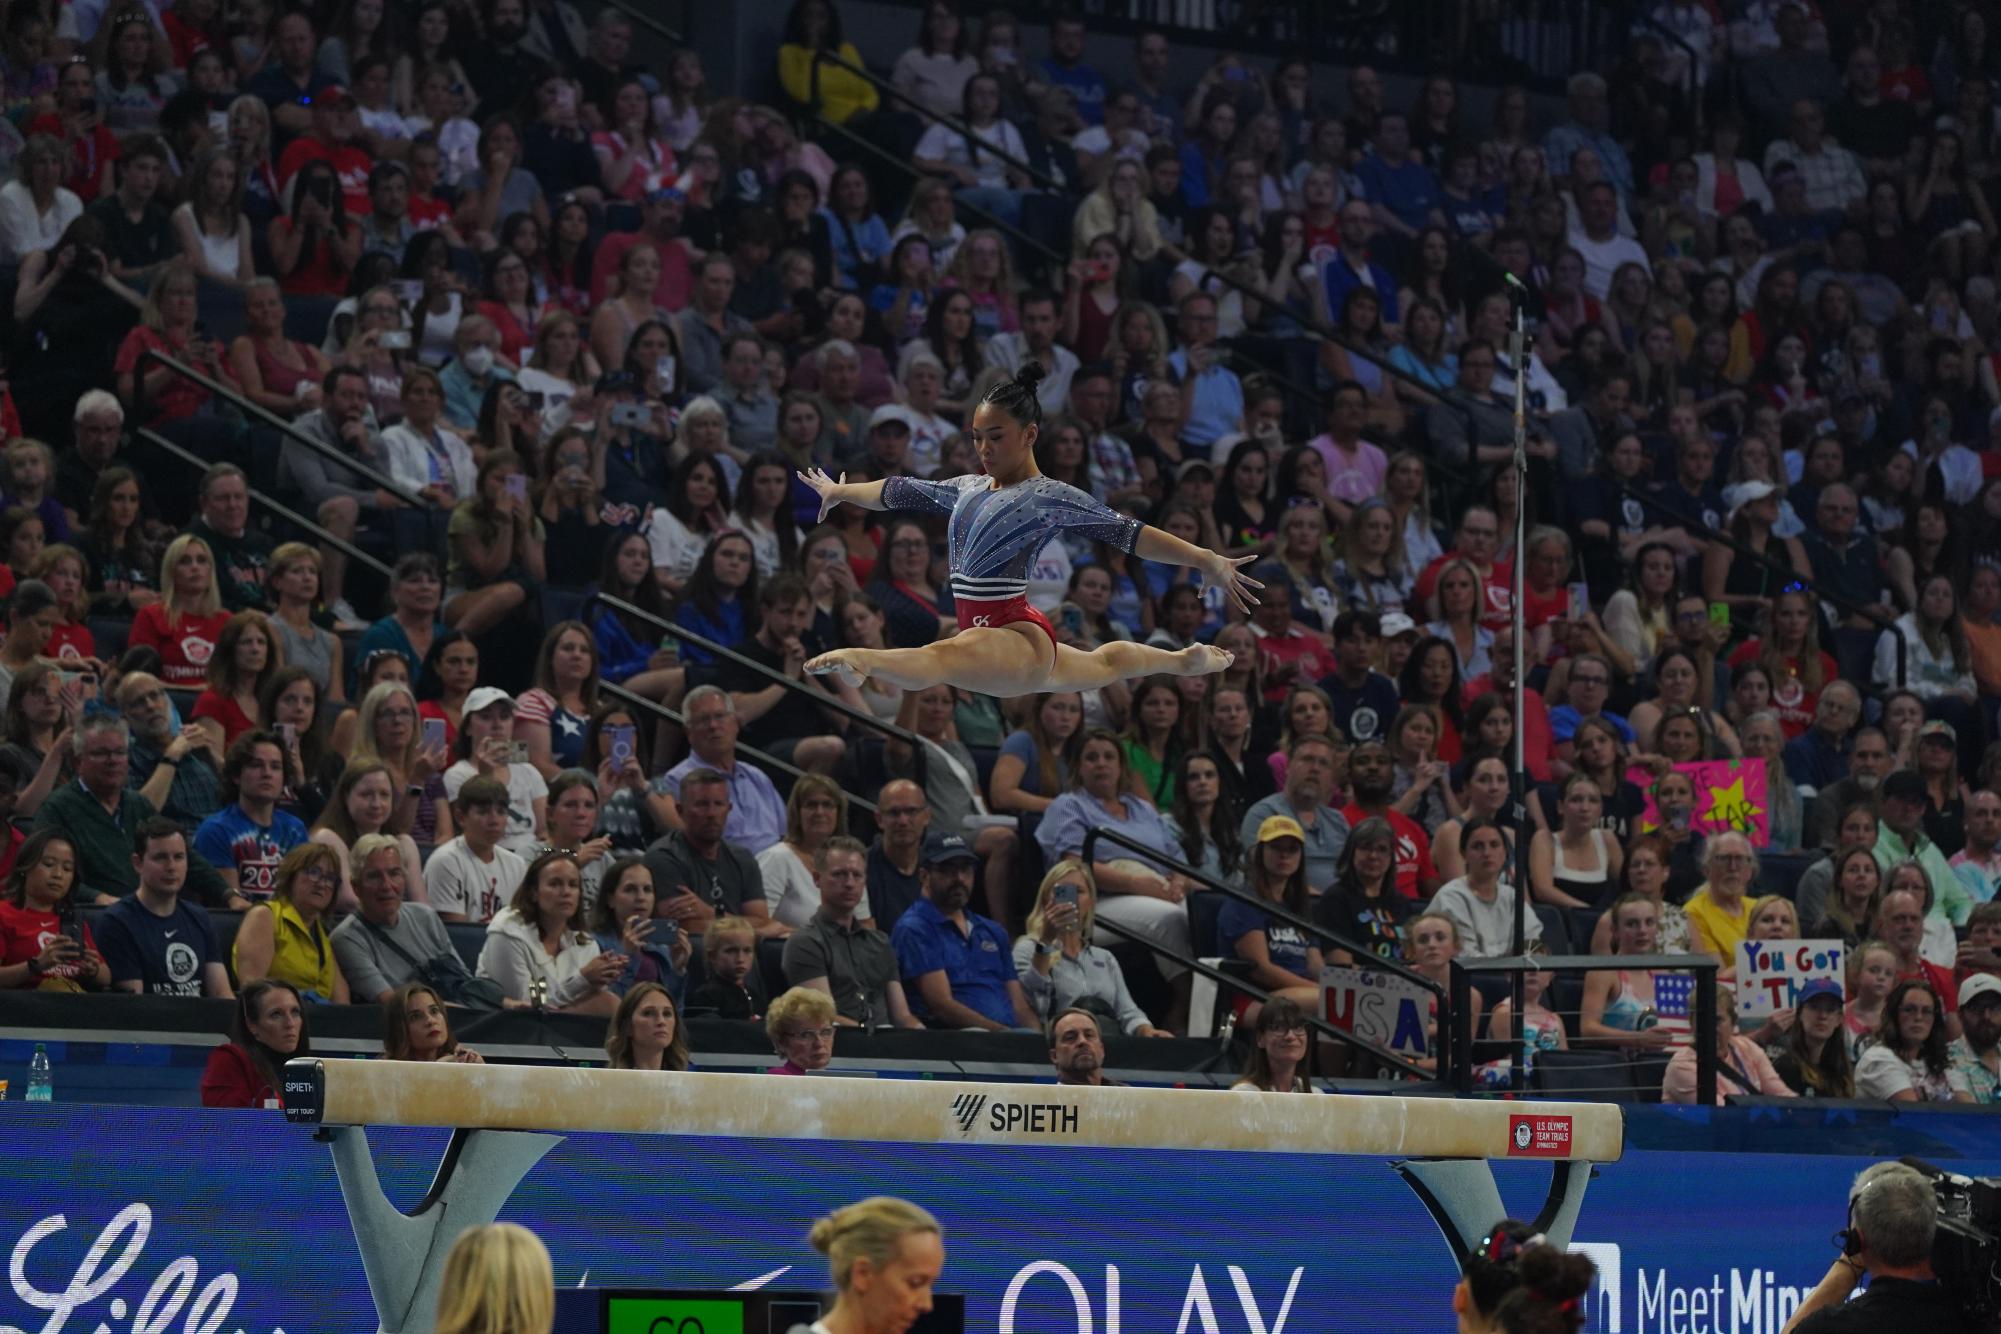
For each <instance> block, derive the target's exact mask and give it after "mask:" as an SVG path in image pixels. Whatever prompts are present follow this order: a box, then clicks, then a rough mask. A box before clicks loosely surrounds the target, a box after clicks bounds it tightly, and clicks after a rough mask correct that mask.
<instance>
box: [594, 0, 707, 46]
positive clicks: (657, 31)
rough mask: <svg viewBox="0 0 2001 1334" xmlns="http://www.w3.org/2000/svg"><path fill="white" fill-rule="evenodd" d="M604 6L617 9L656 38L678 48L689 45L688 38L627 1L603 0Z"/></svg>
mask: <svg viewBox="0 0 2001 1334" xmlns="http://www.w3.org/2000/svg"><path fill="white" fill-rule="evenodd" d="M603 4H604V7H606V8H609V9H616V10H617V11H618V12H619V13H621V14H623V15H625V16H626V17H627V18H629V19H631V20H632V21H633V22H634V23H637V24H638V25H639V26H640V27H642V28H645V29H646V30H647V31H649V32H651V33H653V34H654V35H655V36H658V37H662V38H665V39H666V40H667V41H670V42H672V43H674V45H676V46H686V45H687V44H688V39H687V38H685V37H683V36H682V35H681V34H680V33H678V32H676V31H674V29H672V28H670V27H668V26H667V25H666V24H665V23H663V22H661V21H660V20H659V19H658V18H656V17H654V16H653V15H652V14H649V13H647V12H646V11H645V10H643V9H641V8H640V7H639V6H637V5H634V4H629V3H627V0H603Z"/></svg>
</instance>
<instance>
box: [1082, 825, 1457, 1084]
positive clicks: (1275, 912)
mask: <svg viewBox="0 0 2001 1334" xmlns="http://www.w3.org/2000/svg"><path fill="white" fill-rule="evenodd" d="M1100 840H1103V841H1104V842H1107V843H1113V844H1116V845H1118V846H1119V847H1122V848H1124V849H1126V850H1127V851H1129V852H1135V853H1138V854H1140V855H1141V856H1142V857H1144V858H1145V859H1146V860H1147V861H1149V862H1152V863H1154V864H1156V865H1159V866H1163V867H1165V868H1167V869H1168V870H1170V871H1172V872H1174V873H1176V874H1178V875H1183V876H1186V877H1187V878H1188V879H1190V880H1193V881H1196V882H1197V883H1198V884H1201V885H1202V886H1204V887H1205V888H1208V889H1212V890H1216V891H1217V892H1219V893H1222V894H1224V895H1227V896H1228V897H1230V898H1233V899H1236V900H1238V901H1239V902H1242V903H1247V904H1250V905H1251V906H1252V907H1254V908H1256V909H1258V910H1259V911H1260V912H1263V913H1265V914H1267V915H1268V916H1271V917H1275V918H1277V919H1278V920H1279V921H1282V922H1284V923H1285V924H1286V925H1288V926H1291V927H1293V928H1294V929H1296V930H1300V931H1305V932H1306V933H1308V934H1309V935H1312V936H1318V937H1320V938H1321V939H1323V940H1327V941H1330V942H1332V943H1333V944H1335V945H1337V946H1339V947H1340V948H1342V949H1344V950H1347V951H1348V952H1349V953H1350V954H1353V955H1354V956H1355V958H1356V960H1357V965H1358V966H1361V967H1373V968H1377V969H1380V970H1381V971H1383V972H1387V973H1394V974H1396V975H1397V976H1398V977H1401V978H1403V979H1404V980H1405V981H1407V982H1410V983H1412V984H1413V985H1416V986H1418V987H1421V988H1423V989H1424V990H1426V991H1429V992H1431V993H1432V994H1433V995H1434V996H1435V997H1437V998H1438V999H1439V1000H1441V1001H1442V1000H1444V999H1445V994H1446V993H1445V988H1443V987H1441V986H1439V985H1438V983H1436V982H1434V981H1432V980H1431V979H1430V978H1428V977H1426V976H1425V975H1424V974H1422V973H1420V972H1417V971H1416V970H1414V969H1412V968H1409V967H1407V966H1405V965H1404V964H1401V963H1399V962H1397V961H1396V960H1394V959H1384V958H1381V957H1379V956H1378V955H1377V954H1376V953H1375V952H1374V951H1373V950H1370V949H1369V948H1367V947H1366V946H1363V945H1358V944H1356V943H1355V942H1354V941H1352V940H1349V939H1348V938H1346V937H1345V936H1343V935H1341V934H1340V933H1339V932H1337V931H1332V930H1329V929H1328V928H1327V927H1324V926H1322V925H1320V924H1319V923H1318V922H1312V921H1308V920H1307V919H1306V918H1304V917H1301V916H1299V915H1298V914H1296V913H1294V912H1292V911H1291V910H1290V909H1288V908H1285V907H1282V906H1280V905H1279V904H1276V903H1271V902H1268V901H1267V900H1264V899H1260V898H1258V897H1257V896H1256V895H1254V894H1252V893H1251V892H1250V891H1249V890H1247V889H1240V888H1239V887H1237V886H1236V885H1232V884H1229V883H1228V882H1226V881H1224V880H1220V879H1218V878H1217V877H1215V876H1212V875H1210V874H1209V873H1208V872H1207V871H1204V870H1202V869H1200V868H1199V867H1195V866H1191V865H1189V864H1188V863H1187V862H1185V861H1182V860H1180V859H1179V858H1176V857H1171V856H1168V855H1166V854H1164V853H1162V852H1160V851H1159V850H1158V849H1156V848H1152V847H1149V846H1148V845H1147V844H1145V843H1141V842H1140V841H1139V840H1137V839H1135V838H1133V837H1132V836H1131V835H1130V834H1126V833H1123V832H1121V831H1120V830H1117V829H1113V828H1110V827H1109V826H1106V825H1093V826H1092V827H1091V828H1090V829H1088V830H1086V831H1085V833H1084V846H1083V848H1082V849H1081V850H1080V851H1079V853H1078V859H1079V860H1080V861H1082V862H1083V863H1084V865H1086V866H1091V865H1093V864H1094V863H1093V861H1092V857H1091V852H1092V850H1093V849H1094V848H1095V847H1096V846H1097V844H1098V842H1099V841H1100ZM1096 920H1097V923H1098V925H1100V926H1102V927H1104V928H1105V929H1106V930H1107V931H1110V932H1112V934H1114V935H1116V936H1121V937H1123V938H1125V939H1127V940H1130V941H1133V942H1134V943H1136V944H1139V945H1144V946H1145V947H1146V948H1147V949H1149V950H1151V951H1152V952H1153V953H1155V954H1157V955H1159V956H1161V957H1162V958H1165V959H1169V960H1171V961H1173V962H1174V963H1177V964H1179V965H1181V966H1182V967H1184V968H1189V969H1192V970H1194V971H1196V972H1199V973H1201V974H1202V975H1203V976H1204V977H1208V978H1211V979H1213V980H1215V981H1217V982H1221V983H1223V984H1224V985H1226V986H1229V987H1231V988H1232V989H1234V990H1237V991H1242V992H1246V993H1248V994H1250V995H1253V996H1255V997H1257V999H1258V1001H1259V1003H1261V1004H1262V1003H1264V1002H1267V1001H1269V1000H1270V999H1271V995H1270V993H1268V992H1266V991H1264V990H1263V989H1262V988H1260V987H1257V986H1254V985H1253V984H1252V983H1250V982H1249V981H1247V980H1246V979H1244V978H1241V977H1234V976H1231V975H1230V974H1228V973H1225V972H1222V971H1221V970H1219V969H1215V968H1211V967H1210V966H1209V965H1207V964H1204V963H1202V962H1201V961H1200V960H1198V959H1193V958H1190V957H1188V956H1187V955H1183V954H1180V953H1178V952H1176V951H1174V950H1171V949H1168V948H1166V947H1165V946H1162V945H1159V944H1157V943H1155V942H1154V941H1151V940H1147V939H1145V938H1143V937H1141V936H1139V935H1138V934H1136V933H1135V932H1132V931H1130V930H1126V929H1123V928H1121V927H1120V926H1119V924H1118V923H1116V922H1110V921H1106V920H1104V919H1103V918H1102V917H1100V918H1098V919H1096ZM1307 1022H1308V1023H1310V1024H1312V1025H1313V1027H1314V1028H1315V1029H1316V1030H1318V1031H1319V1032H1321V1033H1324V1034H1326V1035H1327V1036H1329V1037H1332V1038H1334V1039H1335V1040H1337V1041H1339V1042H1342V1043H1344V1044H1346V1045H1349V1046H1352V1047H1356V1048H1359V1049H1360V1050H1362V1051H1365V1052H1367V1053H1368V1054H1369V1055H1371V1056H1373V1057H1375V1058H1376V1059H1377V1060H1379V1061H1382V1062H1384V1063H1385V1064H1388V1065H1393V1066H1395V1067H1396V1068H1397V1069H1399V1070H1402V1071H1403V1072H1404V1073H1405V1074H1408V1075H1412V1076H1414V1077H1416V1078H1418V1079H1434V1078H1436V1076H1435V1075H1434V1074H1433V1073H1432V1072H1431V1071H1429V1070H1425V1069H1422V1068H1420V1067H1418V1066H1416V1065H1413V1064H1411V1063H1410V1062H1409V1061H1408V1060H1407V1059H1406V1058H1404V1057H1402V1056H1399V1055H1398V1054H1397V1053H1395V1052H1393V1051H1391V1050H1389V1049H1388V1048H1387V1047H1381V1046H1378V1045H1377V1044H1375V1043H1374V1042H1371V1041H1369V1040H1368V1039H1367V1038H1363V1037H1358V1036H1356V1035H1355V1034H1353V1033H1349V1032H1345V1031H1343V1030H1341V1029H1339V1028H1336V1027H1334V1026H1333V1025H1332V1024H1329V1023H1327V1022H1326V1021H1325V1020H1324V1019H1322V1018H1320V1017H1319V1016H1318V1015H1310V1016H1308V1019H1307ZM1447 1031H1448V1030H1446V1029H1441V1030H1440V1035H1441V1036H1440V1047H1441V1051H1440V1053H1439V1068H1440V1069H1441V1070H1442V1069H1444V1068H1445V1063H1446V1060H1447V1058H1448V1056H1449V1055H1450V1053H1451V1051H1452V1050H1453V1049H1454V1046H1455V1044H1454V1042H1453V1040H1451V1039H1450V1038H1449V1037H1447V1036H1446V1034H1447ZM1466 1045H1467V1046H1469V1047H1470V1045H1471V1035H1470V1034H1469V1035H1468V1040H1467V1044H1466Z"/></svg>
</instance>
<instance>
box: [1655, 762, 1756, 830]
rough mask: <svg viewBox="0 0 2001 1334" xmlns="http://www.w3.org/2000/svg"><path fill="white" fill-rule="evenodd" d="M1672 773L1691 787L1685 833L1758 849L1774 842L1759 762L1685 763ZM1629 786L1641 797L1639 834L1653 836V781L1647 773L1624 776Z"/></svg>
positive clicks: (1657, 825) (1658, 824) (1657, 816)
mask: <svg viewBox="0 0 2001 1334" xmlns="http://www.w3.org/2000/svg"><path fill="white" fill-rule="evenodd" d="M1674 771H1675V772H1676V773H1679V774H1687V775H1688V780H1689V782H1691V783H1693V784H1695V809H1694V811H1693V812H1691V816H1690V821H1689V827H1690V828H1691V829H1693V830H1694V831H1695V832H1696V833H1698V834H1726V833H1732V832H1735V833H1739V834H1743V835H1744V836H1745V837H1747V838H1749V839H1750V840H1751V846H1752V847H1755V848H1762V847H1765V846H1767V845H1768V844H1770V843H1771V841H1772V813H1771V801H1770V798H1769V792H1770V789H1769V787H1768V786H1767V779H1766V777H1765V762H1764V761H1763V760H1686V761H1683V762H1682V763H1680V764H1677V765H1675V766H1674ZM1626 778H1627V780H1628V781H1629V782H1631V783H1633V784H1635V785H1636V786H1638V787H1639V789H1640V791H1641V792H1642V793H1643V794H1644V795H1645V797H1646V801H1647V805H1646V809H1645V810H1643V811H1641V812H1640V832H1641V833H1652V832H1653V831H1654V830H1656V829H1659V828H1660V827H1661V814H1660V811H1659V809H1658V808H1657V807H1655V805H1654V793H1653V785H1654V775H1653V772H1652V771H1651V770H1649V769H1642V768H1638V767H1635V768H1632V769H1629V770H1627V771H1626Z"/></svg>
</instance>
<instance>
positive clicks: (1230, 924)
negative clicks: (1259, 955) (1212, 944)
mask: <svg viewBox="0 0 2001 1334" xmlns="http://www.w3.org/2000/svg"><path fill="white" fill-rule="evenodd" d="M1257 931H1261V932H1263V933H1264V938H1265V953H1266V955H1267V956H1268V957H1269V958H1270V959H1271V961H1272V962H1273V963H1274V964H1277V965H1278V966H1279V967H1280V968H1283V969H1285V970H1286V971H1287V972H1289V973H1293V974H1295V975H1297V976H1299V977H1304V978H1311V977H1312V976H1313V972H1312V969H1311V968H1309V967H1308V966H1307V961H1306V951H1307V949H1308V947H1309V946H1310V945H1311V944H1312V942H1311V941H1309V940H1307V938H1306V933H1305V932H1304V931H1301V930H1300V929H1299V928H1298V927H1296V926H1293V925H1292V924H1291V923H1289V922H1281V921H1279V920H1278V919H1277V918H1276V917H1273V916H1272V915H1271V914H1270V913H1267V912H1265V911H1263V910H1262V909H1259V908H1253V907H1252V906H1251V905H1250V904H1248V903H1245V902H1244V901H1243V900H1241V899H1230V900H1229V901H1227V902H1226V903H1224V904H1223V911H1222V912H1220V913H1218V914H1217V915H1216V939H1217V942H1218V943H1219V944H1220V945H1221V946H1222V948H1223V949H1224V950H1226V951H1227V952H1229V953H1231V954H1235V953H1236V950H1237V941H1238V940H1239V939H1241V938H1242V937H1244V936H1248V935H1250V934H1251V933H1253V932H1257Z"/></svg>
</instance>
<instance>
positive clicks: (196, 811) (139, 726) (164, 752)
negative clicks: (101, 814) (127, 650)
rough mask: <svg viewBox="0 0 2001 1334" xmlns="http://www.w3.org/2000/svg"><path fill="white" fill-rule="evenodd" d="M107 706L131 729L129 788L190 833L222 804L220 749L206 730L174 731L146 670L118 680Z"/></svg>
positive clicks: (160, 689)
mask: <svg viewBox="0 0 2001 1334" xmlns="http://www.w3.org/2000/svg"><path fill="white" fill-rule="evenodd" d="M112 702H114V704H116V706H118V714H120V716H122V718H124V720H126V724H128V726H130V728H132V770H130V772H132V784H134V788H136V790H138V794H140V796H144V798H146V800H148V802H150V804H152V806H154V808H156V810H158V812H160V814H162V816H166V818H168V820H174V822H176V824H180V826H182V828H184V830H194V828H196V826H200V822H202V820H204V818H206V816H208V814H210V812H214V810H218V808H220V806H222V746H220V742H218V740H216V734H214V732H210V730H208V728H196V726H192V724H190V726H184V728H182V730H180V732H178V734H176V732H174V716H172V708H170V704H168V698H166V686H162V684H160V678H158V676H152V674H150V672H126V674H124V676H120V678H118V686H116V690H114V696H112Z"/></svg>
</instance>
